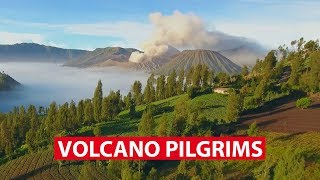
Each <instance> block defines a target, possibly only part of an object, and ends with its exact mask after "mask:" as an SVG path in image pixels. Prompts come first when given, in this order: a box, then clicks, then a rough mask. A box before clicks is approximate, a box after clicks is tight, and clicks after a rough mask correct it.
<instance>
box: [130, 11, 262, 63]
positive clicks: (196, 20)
mask: <svg viewBox="0 0 320 180" xmlns="http://www.w3.org/2000/svg"><path fill="white" fill-rule="evenodd" d="M149 19H150V22H151V24H152V25H153V27H154V31H153V33H152V36H150V37H149V39H147V40H146V41H144V42H143V46H142V49H143V50H144V53H143V54H141V53H140V54H139V53H134V54H132V56H131V57H130V59H129V60H130V61H132V62H142V61H145V60H149V59H152V58H153V57H157V56H160V55H163V54H165V53H166V52H167V49H168V48H167V47H166V46H168V45H172V46H174V47H177V48H179V49H210V50H215V51H225V50H229V49H235V48H240V47H241V48H244V49H246V50H251V53H252V54H255V55H256V57H255V58H252V56H250V57H249V59H248V57H246V56H245V54H241V53H242V52H241V51H240V50H238V51H237V53H239V54H241V56H239V58H238V59H237V60H238V61H239V62H240V63H242V64H248V63H253V62H255V60H256V58H257V57H259V56H260V55H261V54H259V53H260V52H261V49H262V47H261V46H260V45H259V44H258V43H256V42H255V41H253V40H250V39H248V38H244V37H239V36H232V35H229V34H226V33H224V32H220V31H216V30H213V31H209V30H208V27H207V26H206V24H205V23H204V22H203V20H202V19H201V18H200V17H198V16H196V15H194V14H193V13H187V14H183V13H181V12H179V11H175V12H173V14H172V15H168V16H166V15H163V14H162V13H159V12H158V13H152V14H150V15H149ZM233 57H236V56H233ZM240 58H241V59H240Z"/></svg>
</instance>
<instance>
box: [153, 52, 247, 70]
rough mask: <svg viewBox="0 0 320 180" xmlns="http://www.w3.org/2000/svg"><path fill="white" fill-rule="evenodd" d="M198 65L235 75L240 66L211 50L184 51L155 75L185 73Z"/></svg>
mask: <svg viewBox="0 0 320 180" xmlns="http://www.w3.org/2000/svg"><path fill="white" fill-rule="evenodd" d="M198 64H205V65H207V67H208V68H209V69H210V70H213V71H214V72H216V73H217V72H226V73H228V74H236V73H239V72H240V71H241V67H240V66H238V65H237V64H235V63H234V62H232V61H231V60H229V59H228V58H226V57H224V56H223V55H221V54H220V53H218V52H215V51H211V50H184V51H182V52H181V53H179V54H177V55H176V56H175V57H174V58H173V59H172V60H171V61H170V62H168V63H167V64H165V65H163V66H162V67H161V68H160V69H158V70H156V71H155V72H156V73H157V74H168V73H170V72H171V71H173V70H176V71H179V70H181V69H184V70H185V71H186V70H188V69H189V68H191V67H195V66H197V65H198Z"/></svg>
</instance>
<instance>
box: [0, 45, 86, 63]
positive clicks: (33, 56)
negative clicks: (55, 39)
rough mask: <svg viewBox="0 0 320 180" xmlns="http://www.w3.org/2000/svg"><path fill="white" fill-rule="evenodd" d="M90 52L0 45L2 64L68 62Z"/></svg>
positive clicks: (50, 47) (37, 46) (33, 46)
mask: <svg viewBox="0 0 320 180" xmlns="http://www.w3.org/2000/svg"><path fill="white" fill-rule="evenodd" d="M87 52H88V51H85V50H77V49H62V48H57V47H52V46H45V45H41V44H35V43H21V44H14V45H0V62H59V63H61V62H66V61H68V60H72V59H77V58H79V57H81V56H83V55H84V54H86V53H87Z"/></svg>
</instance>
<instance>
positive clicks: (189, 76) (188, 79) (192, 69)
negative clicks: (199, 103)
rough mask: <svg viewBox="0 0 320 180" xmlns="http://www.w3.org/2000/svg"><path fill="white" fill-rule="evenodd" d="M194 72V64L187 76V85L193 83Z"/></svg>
mask: <svg viewBox="0 0 320 180" xmlns="http://www.w3.org/2000/svg"><path fill="white" fill-rule="evenodd" d="M193 73H194V67H193V66H192V67H191V68H190V69H189V71H188V73H187V77H186V86H187V87H190V86H191V84H192V77H193Z"/></svg>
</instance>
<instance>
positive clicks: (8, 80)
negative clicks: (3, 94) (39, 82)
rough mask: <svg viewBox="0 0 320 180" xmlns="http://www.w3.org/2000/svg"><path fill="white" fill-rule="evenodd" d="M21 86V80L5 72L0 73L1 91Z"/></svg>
mask: <svg viewBox="0 0 320 180" xmlns="http://www.w3.org/2000/svg"><path fill="white" fill-rule="evenodd" d="M18 86H21V84H20V83H19V82H17V81H16V80H14V79H13V78H12V77H10V76H9V75H7V74H5V73H0V91H7V90H12V89H14V88H16V87H18Z"/></svg>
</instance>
